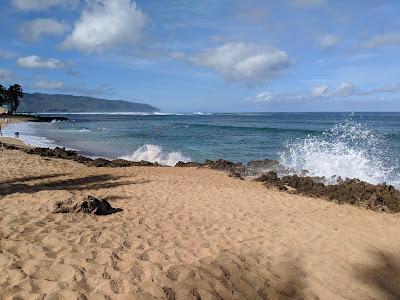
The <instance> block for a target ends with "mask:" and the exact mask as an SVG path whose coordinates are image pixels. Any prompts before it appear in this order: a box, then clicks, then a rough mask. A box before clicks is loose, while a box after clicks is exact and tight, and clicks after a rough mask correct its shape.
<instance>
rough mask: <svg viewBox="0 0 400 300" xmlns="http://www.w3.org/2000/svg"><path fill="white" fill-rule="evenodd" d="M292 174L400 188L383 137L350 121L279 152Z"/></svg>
mask: <svg viewBox="0 0 400 300" xmlns="http://www.w3.org/2000/svg"><path fill="white" fill-rule="evenodd" d="M280 161H281V163H282V164H283V165H284V166H285V167H286V168H288V169H289V170H290V171H291V173H297V174H299V173H303V172H304V171H306V173H307V175H310V176H321V177H322V176H323V177H325V178H326V181H327V182H329V183H334V182H336V181H337V179H338V177H339V176H340V177H341V178H342V179H345V178H358V179H360V180H363V181H366V182H369V183H372V184H378V183H383V182H386V183H388V184H392V185H394V186H395V187H397V188H399V187H400V181H399V179H398V176H396V174H395V171H394V168H393V167H392V166H393V165H396V164H397V162H395V161H390V159H389V158H388V155H387V154H386V152H385V151H384V143H383V139H382V137H381V136H380V135H379V134H376V133H373V132H372V131H370V130H368V129H366V128H365V127H363V126H362V125H361V124H358V123H355V122H353V121H348V122H346V123H343V124H339V125H336V126H334V127H333V128H332V129H331V130H330V131H328V132H324V133H323V134H322V136H308V137H307V138H305V139H301V140H296V141H294V142H291V143H288V144H287V145H286V147H285V150H284V151H283V152H282V153H281V155H280Z"/></svg>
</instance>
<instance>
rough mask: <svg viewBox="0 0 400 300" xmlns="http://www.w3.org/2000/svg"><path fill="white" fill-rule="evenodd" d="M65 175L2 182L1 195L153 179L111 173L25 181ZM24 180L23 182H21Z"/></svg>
mask: <svg viewBox="0 0 400 300" xmlns="http://www.w3.org/2000/svg"><path fill="white" fill-rule="evenodd" d="M60 176H63V175H62V174H54V175H47V176H37V177H24V178H21V179H18V180H15V181H14V182H12V183H11V182H0V196H5V195H11V194H15V193H36V192H39V191H44V190H98V189H108V188H113V187H118V186H124V185H132V184H145V183H149V182H151V180H137V181H127V180H121V179H122V178H124V177H123V176H112V175H109V174H104V175H92V176H86V177H80V178H71V179H63V180H54V181H50V182H39V183H34V184H27V183H24V182H28V181H33V180H40V179H49V178H56V177H60ZM21 182H22V183H21Z"/></svg>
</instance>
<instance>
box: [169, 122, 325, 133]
mask: <svg viewBox="0 0 400 300" xmlns="http://www.w3.org/2000/svg"><path fill="white" fill-rule="evenodd" d="M174 125H177V126H184V125H189V126H190V127H192V128H202V127H203V128H209V129H234V130H248V131H270V132H289V131H290V132H300V133H309V134H318V133H321V131H319V130H313V129H301V128H278V127H257V126H233V125H216V124H193V123H189V124H186V123H181V122H179V123H178V122H177V123H174ZM185 127H186V126H185Z"/></svg>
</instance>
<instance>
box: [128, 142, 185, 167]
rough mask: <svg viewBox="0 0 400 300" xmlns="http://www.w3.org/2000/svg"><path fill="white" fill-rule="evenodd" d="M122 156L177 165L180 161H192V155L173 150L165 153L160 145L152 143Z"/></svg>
mask: <svg viewBox="0 0 400 300" xmlns="http://www.w3.org/2000/svg"><path fill="white" fill-rule="evenodd" d="M121 158H122V159H126V160H131V161H142V160H145V161H149V162H152V163H154V162H158V163H159V164H161V165H165V166H175V165H176V164H177V163H178V162H179V161H183V162H188V161H190V157H187V156H184V155H183V154H182V153H181V152H177V151H173V152H169V153H165V152H163V149H162V148H161V147H160V146H158V145H151V144H146V145H143V146H141V147H140V148H139V149H137V150H136V151H135V152H134V153H133V154H128V155H124V156H122V157H121Z"/></svg>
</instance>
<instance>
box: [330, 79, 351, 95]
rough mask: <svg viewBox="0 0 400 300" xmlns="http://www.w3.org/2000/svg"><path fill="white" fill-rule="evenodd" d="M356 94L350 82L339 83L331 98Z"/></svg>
mask: <svg viewBox="0 0 400 300" xmlns="http://www.w3.org/2000/svg"><path fill="white" fill-rule="evenodd" d="M356 93H357V89H356V88H355V87H354V85H352V84H351V83H350V82H341V83H340V84H339V86H338V87H337V89H336V90H335V91H334V92H333V93H332V94H331V95H330V96H331V97H348V96H352V95H354V94H356Z"/></svg>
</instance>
